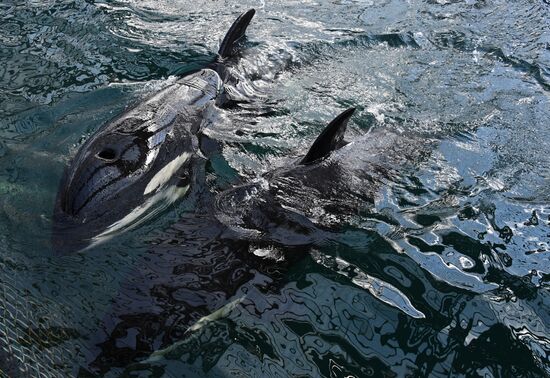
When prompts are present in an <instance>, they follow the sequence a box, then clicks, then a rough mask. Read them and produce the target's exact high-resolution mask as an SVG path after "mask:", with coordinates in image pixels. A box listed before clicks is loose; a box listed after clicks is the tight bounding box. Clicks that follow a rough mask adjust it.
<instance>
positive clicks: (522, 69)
mask: <svg viewBox="0 0 550 378" xmlns="http://www.w3.org/2000/svg"><path fill="white" fill-rule="evenodd" d="M251 7H254V8H256V9H257V14H256V17H255V19H254V21H253V23H252V24H251V26H250V28H249V32H248V38H247V40H246V41H245V42H244V43H243V48H242V50H241V51H242V52H241V54H240V60H238V63H236V64H235V66H234V67H233V69H234V73H235V74H236V75H238V76H239V78H240V82H239V83H240V85H239V86H238V87H237V88H235V89H234V95H235V96H240V99H241V100H242V102H241V103H240V105H238V106H235V107H232V108H230V109H216V110H215V111H214V112H213V113H212V114H209V116H208V119H207V121H208V122H207V123H208V125H207V126H208V127H207V128H206V131H205V133H206V134H207V135H208V136H209V138H211V139H212V140H215V141H217V142H218V143H219V144H220V146H222V149H221V150H220V151H218V153H217V154H214V155H213V156H212V158H211V160H210V162H209V163H208V164H206V166H205V167H204V169H205V183H204V188H202V192H206V193H212V195H204V196H203V195H199V194H196V195H192V196H190V197H188V198H186V199H184V200H182V201H180V202H178V203H177V204H176V206H173V207H172V208H170V209H169V210H168V211H166V212H164V213H163V214H162V216H160V217H157V218H155V219H154V220H152V221H150V222H147V223H146V224H144V225H142V226H141V227H139V228H138V229H136V230H134V231H132V232H130V233H128V234H125V235H122V236H121V237H120V238H116V239H115V240H113V241H111V242H109V243H106V244H103V245H100V246H98V247H97V248H94V249H91V250H88V251H86V252H81V253H76V254H72V255H64V256H59V255H57V254H54V253H53V251H52V249H51V246H50V230H51V215H52V210H53V205H54V201H55V195H56V192H57V189H58V183H59V180H60V178H61V175H62V172H63V169H64V168H65V167H66V166H67V164H68V163H69V161H70V159H71V157H72V156H74V155H75V153H76V151H77V150H78V148H79V146H80V145H82V144H83V143H84V141H85V140H86V138H87V137H88V136H89V135H91V134H92V133H93V132H94V131H96V130H97V129H98V128H99V127H100V126H101V125H102V124H104V123H105V122H107V121H108V120H109V119H111V118H112V117H114V116H116V115H117V114H119V113H120V112H121V111H123V110H124V109H125V108H126V107H128V106H131V105H132V104H133V103H136V102H137V101H139V100H140V99H143V98H145V97H147V96H148V95H150V94H151V93H154V92H155V91H157V90H159V89H160V88H162V87H164V86H165V85H167V83H169V82H170V80H173V77H174V76H175V75H178V74H182V73H185V72H188V71H191V70H193V69H197V68H200V67H202V66H204V65H205V64H207V63H208V62H210V61H212V59H214V57H215V52H216V51H217V48H218V45H219V42H220V40H221V38H222V37H223V35H224V34H225V32H226V29H227V27H228V26H229V25H230V24H231V22H232V21H233V20H234V18H235V17H236V16H237V15H238V14H239V13H240V12H242V11H245V10H246V9H248V8H251ZM549 14H550V5H549V4H548V2H547V1H544V0H538V1H527V0H520V1H516V2H505V1H500V0H493V1H482V0H480V1H476V0H466V1H391V0H387V1H382V2H373V1H351V0H350V1H319V2H310V1H308V2H301V1H300V2H298V1H296V2H293V1H286V2H283V1H275V2H270V3H264V2H252V1H251V2H241V3H240V4H239V5H236V4H229V3H226V2H220V1H204V2H196V1H193V2H191V1H160V2H157V1H139V2H138V1H109V2H102V1H71V2H69V1H41V2H31V1H26V2H17V1H8V2H4V3H2V4H0V19H1V22H0V104H1V106H0V283H1V290H0V308H1V311H2V316H1V319H0V372H2V371H3V374H5V375H7V376H38V375H41V376H46V377H49V376H72V375H77V374H80V375H82V376H87V375H88V374H97V375H106V376H120V375H121V374H128V375H132V376H133V375H135V376H182V375H186V376H204V375H209V376H226V375H233V374H235V375H240V376H286V375H289V374H292V375H296V376H350V375H351V376H358V377H363V376H376V377H377V376H383V375H384V374H385V375H386V376H405V375H413V376H434V377H436V376H514V377H520V376H548V375H550V364H549V362H548V361H549V353H550V338H549V328H550V316H549V310H550V292H549V281H550V262H549V253H550V248H549V241H550V142H549V141H550V123H549V121H548V120H549V119H550V96H549V91H550V32H549V30H550V20H549V16H548V15H549ZM351 106H354V107H357V111H356V113H355V115H354V117H353V118H352V121H351V122H350V124H349V127H348V134H347V139H348V140H349V141H354V143H353V144H352V147H353V151H357V154H359V155H360V154H361V153H362V152H361V151H362V149H361V146H362V143H365V142H364V141H366V140H368V138H369V133H372V134H373V135H375V133H374V132H373V131H374V130H387V131H388V132H393V133H398V134H399V135H401V136H402V141H401V143H402V145H403V146H406V145H407V142H408V141H410V143H409V146H410V145H412V143H416V144H414V146H415V149H417V150H418V151H420V152H422V153H419V154H417V155H416V158H414V159H412V160H410V159H409V160H406V159H401V160H402V161H401V162H400V159H399V156H395V159H394V160H395V161H396V162H400V163H396V165H395V166H394V167H393V168H395V170H394V171H392V172H393V174H392V176H391V177H389V178H388V179H387V180H386V181H385V182H384V184H383V185H380V186H379V187H376V191H375V192H376V193H375V196H374V198H373V201H374V204H371V203H365V204H364V208H362V209H361V210H360V211H357V213H356V214H355V215H354V216H349V214H346V215H345V216H344V215H343V212H341V211H339V209H338V208H334V207H328V206H326V205H327V203H324V202H323V201H325V200H326V199H318V198H317V199H318V200H317V201H316V197H315V193H305V195H304V198H305V201H306V203H307V204H308V205H309V204H311V208H312V209H317V208H318V209H321V210H323V211H322V212H318V213H315V214H316V217H317V218H318V219H317V220H318V221H319V222H321V223H323V224H325V225H326V226H327V229H329V230H330V233H329V234H328V235H330V236H329V237H327V238H326V239H325V240H324V241H323V242H322V243H317V244H316V245H314V246H312V247H311V248H301V249H300V250H299V251H297V252H296V255H297V256H298V255H299V258H298V257H296V258H292V259H288V260H285V261H274V260H273V259H262V258H261V257H260V256H261V255H262V253H263V252H265V249H266V248H267V249H269V248H271V247H270V246H264V245H262V246H259V245H254V244H249V243H245V242H242V241H239V240H234V239H231V238H228V237H227V235H226V234H225V233H224V230H223V229H222V228H220V227H221V226H220V225H219V224H213V223H212V221H211V217H210V216H209V215H208V214H205V213H204V210H205V209H207V208H208V203H209V202H210V201H211V200H212V198H213V195H215V194H216V193H218V192H220V191H222V190H225V189H228V188H231V187H232V186H234V185H237V184H239V183H243V182H248V181H250V180H253V179H255V178H258V177H260V176H261V174H262V173H265V172H268V171H270V170H271V169H273V168H274V167H280V166H284V165H285V164H288V162H289V161H290V160H292V159H293V158H294V157H298V156H300V155H303V154H304V152H305V151H306V149H307V148H308V146H309V145H310V144H311V143H312V141H313V140H314V139H315V137H316V136H317V134H318V133H319V132H320V131H321V130H322V128H323V126H324V125H325V124H326V123H327V122H328V121H330V119H332V118H333V117H334V116H335V115H336V114H338V113H339V112H341V111H342V110H344V109H345V108H348V107H351ZM424 140H425V143H422V142H419V141H424ZM366 144H367V143H365V146H366ZM390 153H395V154H397V155H399V150H398V149H397V150H388V154H390ZM390 160H391V159H390ZM391 161H393V160H391ZM351 168H352V169H351V171H352V172H353V167H351ZM353 179H354V177H353V175H352V176H351V177H350V183H351V182H354V181H353ZM350 185H351V184H350ZM365 185H368V183H365ZM286 189H287V190H288V193H289V195H290V193H293V191H294V192H296V191H297V190H298V191H299V188H298V189H297V188H293V187H292V185H290V184H289V187H288V188H286ZM335 197H337V195H336V194H335ZM333 200H335V198H333ZM258 255H260V256H258ZM1 374H2V373H0V375H1Z"/></svg>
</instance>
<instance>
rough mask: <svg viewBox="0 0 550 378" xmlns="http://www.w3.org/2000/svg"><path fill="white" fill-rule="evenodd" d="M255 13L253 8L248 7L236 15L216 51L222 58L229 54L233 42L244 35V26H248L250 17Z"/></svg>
mask: <svg viewBox="0 0 550 378" xmlns="http://www.w3.org/2000/svg"><path fill="white" fill-rule="evenodd" d="M255 13H256V11H255V10H254V9H249V10H248V11H246V12H244V13H243V14H241V15H240V16H239V17H237V19H236V20H235V22H233V25H231V27H230V28H229V30H228V32H227V34H226V35H225V37H224V39H223V41H222V44H221V45H220V50H219V51H218V54H219V55H220V56H221V57H222V58H227V57H229V56H230V55H231V50H233V47H234V46H235V43H236V42H237V41H238V40H239V39H241V37H242V36H244V33H245V31H246V28H247V27H248V24H249V23H250V20H252V17H254V14H255Z"/></svg>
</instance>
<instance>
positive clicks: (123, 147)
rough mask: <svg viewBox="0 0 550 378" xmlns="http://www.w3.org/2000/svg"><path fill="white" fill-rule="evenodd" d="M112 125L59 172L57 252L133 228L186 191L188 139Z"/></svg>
mask: <svg viewBox="0 0 550 378" xmlns="http://www.w3.org/2000/svg"><path fill="white" fill-rule="evenodd" d="M111 126H113V125H110V127H108V128H106V129H105V130H104V131H103V132H99V133H98V134H96V135H95V136H93V137H92V138H91V139H90V140H89V141H88V142H87V143H86V144H85V145H84V146H83V147H82V148H81V149H80V150H79V152H78V153H77V155H76V157H75V158H74V159H73V162H72V163H71V165H70V166H69V167H68V168H67V169H66V171H65V173H64V177H63V179H62V181H61V185H60V189H59V191H58V195H57V201H56V205H55V210H54V217H53V220H54V225H53V235H52V242H53V246H54V249H55V250H56V251H70V250H74V249H75V248H76V249H80V247H81V246H83V245H87V244H90V243H93V242H94V241H98V240H104V239H105V238H106V236H107V235H110V236H112V235H114V234H115V233H119V232H122V231H124V230H127V229H130V228H133V227H134V226H136V225H137V224H139V223H141V222H143V221H144V220H146V219H149V218H150V217H151V216H153V215H155V214H157V213H159V212H160V211H161V210H162V209H163V208H166V207H167V206H168V205H170V204H172V203H174V202H175V201H176V200H177V199H178V198H180V197H182V196H184V195H185V194H186V192H187V191H188V190H189V186H190V183H191V180H192V176H193V164H192V161H193V160H194V159H195V157H194V156H193V153H192V152H193V146H192V144H193V143H192V140H191V139H192V136H191V135H186V134H185V132H184V131H179V134H178V135H174V133H170V134H166V135H162V136H159V133H151V132H148V131H144V129H143V128H138V129H136V130H137V131H131V132H127V131H124V130H123V129H122V128H120V127H116V126H117V125H116V124H115V125H114V126H113V127H111ZM113 130H115V131H113ZM145 130H146V129H145ZM182 133H183V134H182ZM159 138H162V140H159ZM98 237H99V239H98Z"/></svg>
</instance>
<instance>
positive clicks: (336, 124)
mask: <svg viewBox="0 0 550 378" xmlns="http://www.w3.org/2000/svg"><path fill="white" fill-rule="evenodd" d="M354 111H355V108H350V109H347V110H344V111H343V112H342V113H340V114H339V115H338V116H337V117H336V118H334V119H333V120H332V121H331V122H330V123H329V124H328V126H327V127H325V129H324V130H323V131H322V132H321V134H319V136H318V137H317V139H315V142H313V144H312V145H311V147H310V148H309V151H308V152H307V154H306V156H305V157H304V158H303V159H302V160H301V161H300V164H310V163H313V162H315V161H317V160H319V159H322V158H325V157H327V156H328V155H329V154H330V153H331V152H332V151H334V150H336V149H338V148H339V147H341V145H342V142H343V141H344V133H345V132H346V126H347V125H348V121H349V119H350V117H351V115H352V114H353V112H354Z"/></svg>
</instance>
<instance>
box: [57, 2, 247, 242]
mask: <svg viewBox="0 0 550 378" xmlns="http://www.w3.org/2000/svg"><path fill="white" fill-rule="evenodd" d="M254 14H255V10H254V9H250V10H248V11H247V12H244V13H243V14H241V15H240V16H239V17H238V18H237V19H236V21H235V22H234V23H233V25H232V26H231V27H230V29H229V31H228V32H227V34H226V36H225V38H224V39H223V41H222V43H221V46H220V49H219V52H218V58H217V59H216V61H215V62H213V63H212V64H210V65H209V66H207V67H206V68H204V69H201V70H198V71H196V72H193V73H190V74H187V75H186V76H184V77H181V78H179V79H178V80H177V81H176V82H174V83H173V84H170V85H168V86H167V87H166V88H164V89H162V90H161V91H159V92H158V93H155V94H154V95H152V96H151V97H150V98H148V99H147V100H146V101H144V102H141V103H139V104H138V105H137V106H135V107H133V108H131V109H130V110H128V111H126V112H125V113H123V114H121V115H119V116H118V117H116V118H115V119H113V120H112V121H110V122H109V123H107V124H105V125H104V126H103V127H101V128H100V129H99V131H98V132H97V133H95V134H94V135H93V136H92V137H91V138H90V139H89V140H87V141H86V142H85V144H84V145H83V146H82V147H81V148H80V149H79V151H78V152H77V154H76V156H75V157H74V159H73V160H72V163H71V164H70V166H69V167H68V168H67V169H66V170H65V172H64V175H63V178H62V180H61V183H60V186H59V190H58V194H57V199H56V203H55V208H54V215H53V232H52V244H53V247H54V250H55V251H62V252H66V251H71V250H75V249H82V248H84V247H88V246H90V245H94V244H97V243H100V242H102V241H104V240H106V239H109V238H110V237H112V236H114V235H117V234H118V233H120V232H122V231H125V230H128V229H131V228H133V227H135V226H136V225H138V224H140V223H141V222H143V221H145V220H147V219H149V218H151V217H153V216H155V215H156V214H158V213H159V212H161V211H162V210H163V209H164V208H166V207H167V206H169V205H170V204H172V203H174V202H175V201H176V200H178V199H179V198H181V197H183V196H185V195H186V194H188V192H189V190H190V186H192V184H193V182H194V180H195V179H196V177H197V172H196V171H195V170H196V168H195V167H196V164H195V163H196V162H197V160H201V159H202V160H204V157H203V156H202V154H201V153H200V145H199V140H198V134H199V133H200V129H201V122H202V120H203V119H204V116H205V114H206V112H207V111H208V109H209V107H211V106H214V105H216V106H224V105H225V104H227V103H228V102H229V100H230V99H229V96H228V95H227V93H226V92H225V91H224V84H225V83H226V82H227V81H229V80H231V77H230V74H229V71H228V69H227V61H228V59H229V58H230V57H231V55H232V52H233V51H234V49H235V46H236V44H237V42H238V41H239V40H240V39H241V38H242V37H243V36H244V34H245V31H246V29H247V27H248V25H249V23H250V21H251V20H252V18H253V16H254Z"/></svg>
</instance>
